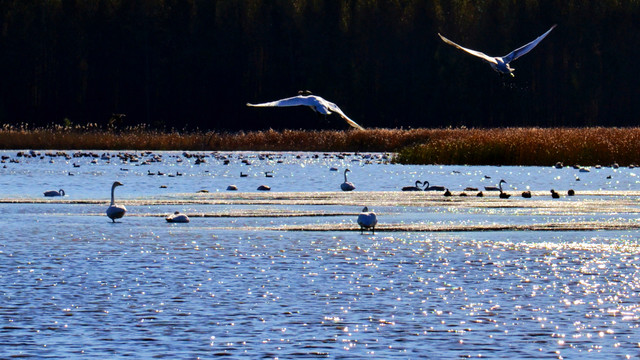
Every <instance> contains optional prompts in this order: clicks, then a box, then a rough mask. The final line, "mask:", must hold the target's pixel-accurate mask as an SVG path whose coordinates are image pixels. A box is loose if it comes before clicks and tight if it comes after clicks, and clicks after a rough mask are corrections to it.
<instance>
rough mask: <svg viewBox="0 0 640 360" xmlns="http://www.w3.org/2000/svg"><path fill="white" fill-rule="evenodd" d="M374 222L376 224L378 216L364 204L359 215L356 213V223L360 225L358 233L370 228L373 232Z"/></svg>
mask: <svg viewBox="0 0 640 360" xmlns="http://www.w3.org/2000/svg"><path fill="white" fill-rule="evenodd" d="M376 224H378V216H377V215H376V213H375V212H373V211H369V208H367V207H366V206H365V207H364V208H363V209H362V212H361V213H360V215H358V225H360V233H361V234H362V233H364V231H365V230H371V232H372V233H373V234H375V233H376V229H375V228H376Z"/></svg>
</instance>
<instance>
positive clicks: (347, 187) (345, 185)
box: [340, 169, 356, 191]
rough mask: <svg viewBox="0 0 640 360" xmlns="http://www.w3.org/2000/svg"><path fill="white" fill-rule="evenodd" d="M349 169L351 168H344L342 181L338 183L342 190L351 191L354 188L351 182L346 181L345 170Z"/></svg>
mask: <svg viewBox="0 0 640 360" xmlns="http://www.w3.org/2000/svg"><path fill="white" fill-rule="evenodd" d="M349 171H351V170H349V169H345V170H344V182H343V183H342V184H340V189H342V191H351V190H354V189H355V188H356V186H355V185H353V184H352V183H350V182H349V181H347V172H349Z"/></svg>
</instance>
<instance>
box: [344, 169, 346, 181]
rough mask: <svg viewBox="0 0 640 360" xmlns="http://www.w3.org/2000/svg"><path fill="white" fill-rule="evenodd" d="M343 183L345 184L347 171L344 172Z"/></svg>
mask: <svg viewBox="0 0 640 360" xmlns="http://www.w3.org/2000/svg"><path fill="white" fill-rule="evenodd" d="M344 182H347V171H346V170H345V172H344Z"/></svg>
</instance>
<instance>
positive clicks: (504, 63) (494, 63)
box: [438, 25, 556, 77]
mask: <svg viewBox="0 0 640 360" xmlns="http://www.w3.org/2000/svg"><path fill="white" fill-rule="evenodd" d="M555 27H556V25H553V26H552V27H551V29H549V30H547V32H545V33H544V34H542V35H540V36H538V37H537V38H536V39H535V40H533V41H532V42H530V43H528V44H526V45H524V46H521V47H519V48H517V49H515V50H513V51H512V52H510V53H509V54H507V55H505V56H502V57H493V56H489V55H487V54H485V53H482V52H480V51H476V50H471V49H467V48H465V47H462V46H460V45H458V44H456V43H454V42H453V41H451V40H449V39H447V38H446V37H444V36H442V35H440V33H438V36H440V39H442V41H444V42H445V43H447V44H449V45H451V46H453V47H455V48H457V49H460V50H462V51H465V52H467V53H469V54H471V55H473V56H476V57H479V58H480V59H482V60H484V61H485V62H487V63H489V65H491V67H492V68H493V70H495V71H497V72H499V73H501V74H509V75H511V76H512V77H513V76H515V75H513V71H514V70H515V69H514V68H512V67H510V66H509V63H511V62H512V61H514V60H516V59H517V58H519V57H521V56H522V55H524V54H526V53H528V52H529V51H531V49H533V48H534V47H536V45H538V43H540V41H542V39H544V38H545V37H546V36H547V35H549V33H550V32H551V30H553V29H554V28H555Z"/></svg>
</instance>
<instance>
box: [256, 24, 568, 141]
mask: <svg viewBox="0 0 640 360" xmlns="http://www.w3.org/2000/svg"><path fill="white" fill-rule="evenodd" d="M555 27H556V25H553V26H552V27H551V28H550V29H549V30H547V31H546V32H545V33H544V34H542V35H540V36H538V37H537V38H536V39H535V40H533V41H531V42H529V43H527V44H526V45H523V46H521V47H519V48H517V49H515V50H513V51H512V52H510V53H508V54H507V55H505V56H489V55H487V54H485V53H483V52H480V51H477V50H472V49H469V48H465V47H463V46H460V45H458V44H456V43H455V42H453V41H451V40H449V39H447V38H446V37H444V36H442V35H441V34H440V33H438V36H440V39H442V41H444V42H445V43H446V44H448V45H451V46H453V47H455V48H457V49H460V50H462V51H464V52H466V53H468V54H471V55H473V56H475V57H478V58H480V59H481V60H482V61H484V62H486V63H488V64H489V65H490V66H491V68H492V69H493V70H495V71H496V72H498V73H500V74H501V75H509V76H511V77H514V76H515V75H514V74H513V72H514V71H515V69H514V68H512V67H511V66H510V64H511V62H513V61H514V60H516V59H518V58H519V57H521V56H523V55H525V54H527V53H528V52H529V51H531V50H532V49H533V48H534V47H536V46H537V45H538V44H539V43H540V42H541V41H542V40H543V39H544V38H545V37H546V36H547V35H549V33H550V32H551V30H553V29H554V28H555ZM247 106H251V107H289V106H307V107H309V108H311V109H312V110H314V111H315V112H317V113H318V114H322V115H324V116H325V117H326V116H327V115H331V114H332V113H336V114H338V115H340V117H341V118H342V119H344V121H346V122H347V124H349V125H350V126H351V127H353V128H355V129H358V130H364V128H363V127H362V126H360V125H358V124H357V123H356V122H355V121H353V120H351V119H350V118H349V117H348V116H347V115H346V114H345V113H344V112H343V111H342V110H341V109H340V108H339V107H338V105H336V104H334V103H332V102H330V101H328V100H325V99H323V98H321V97H320V96H317V95H313V94H312V93H311V91H309V90H301V91H298V95H297V96H293V97H289V98H285V99H280V100H276V101H270V102H265V103H259V104H251V103H247Z"/></svg>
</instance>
